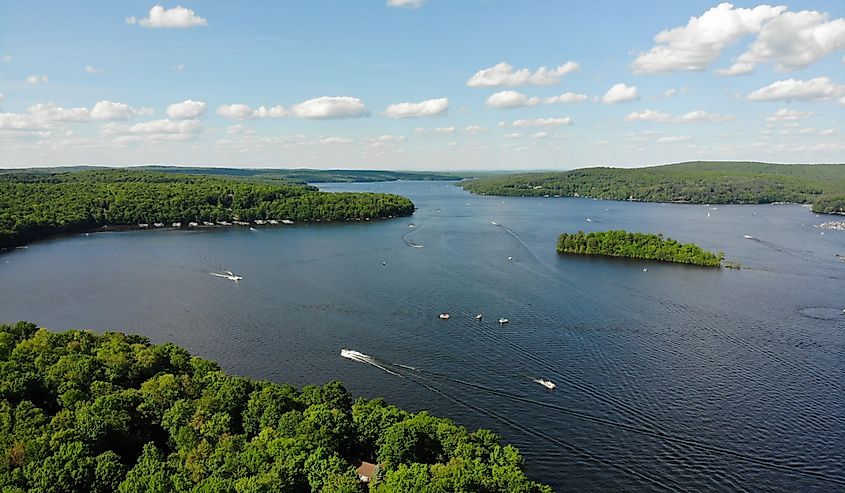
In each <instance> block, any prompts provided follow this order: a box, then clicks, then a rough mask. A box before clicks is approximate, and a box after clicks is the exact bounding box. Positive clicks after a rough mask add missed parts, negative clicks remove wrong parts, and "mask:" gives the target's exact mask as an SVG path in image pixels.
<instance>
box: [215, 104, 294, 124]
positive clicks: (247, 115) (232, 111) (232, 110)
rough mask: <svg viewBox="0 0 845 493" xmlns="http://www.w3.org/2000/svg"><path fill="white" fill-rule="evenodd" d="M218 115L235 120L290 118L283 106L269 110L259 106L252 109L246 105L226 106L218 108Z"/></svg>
mask: <svg viewBox="0 0 845 493" xmlns="http://www.w3.org/2000/svg"><path fill="white" fill-rule="evenodd" d="M217 114H218V115H220V116H222V117H224V118H231V119H233V120H253V119H256V118H281V117H283V116H288V112H287V111H285V109H284V108H283V107H282V106H273V107H270V108H267V107H265V106H259V107H258V108H256V109H252V108H250V107H249V106H247V105H245V104H225V105H222V106H220V107H218V108H217Z"/></svg>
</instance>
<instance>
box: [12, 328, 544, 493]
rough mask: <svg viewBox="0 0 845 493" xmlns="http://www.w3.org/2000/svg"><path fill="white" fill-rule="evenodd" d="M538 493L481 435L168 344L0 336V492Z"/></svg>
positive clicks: (45, 334)
mask: <svg viewBox="0 0 845 493" xmlns="http://www.w3.org/2000/svg"><path fill="white" fill-rule="evenodd" d="M359 460H365V461H370V462H375V461H379V462H380V465H379V471H380V472H379V473H378V474H377V476H376V478H373V480H372V482H371V483H370V485H371V486H370V488H371V490H372V491H383V492H396V493H399V492H402V493H404V492H408V491H423V492H425V491H430V492H444V493H445V492H452V491H466V492H470V491H480V492H485V493H497V492H525V493H533V492H548V491H551V490H549V489H548V488H547V487H545V486H542V485H539V484H537V483H534V482H532V481H531V480H529V479H528V478H526V477H525V474H524V472H523V462H522V457H521V456H520V454H519V452H518V451H517V450H516V449H514V448H513V447H510V446H505V447H502V446H501V445H500V444H499V439H498V437H496V436H495V435H494V434H493V433H492V432H490V431H487V430H478V431H476V432H475V433H469V432H468V431H467V430H466V429H465V428H463V427H460V426H457V425H455V424H454V423H452V422H451V421H449V420H446V419H442V418H437V417H434V416H431V415H429V414H428V413H425V412H422V413H419V414H410V413H407V412H405V411H402V410H400V409H398V408H396V407H394V406H391V405H389V404H387V403H385V402H384V401H383V400H381V399H376V400H366V399H358V400H356V401H355V402H354V403H353V401H352V397H351V396H350V394H349V392H348V391H347V390H346V389H345V388H344V387H343V385H342V384H340V383H339V382H329V383H327V384H325V385H323V386H308V387H305V388H303V389H302V391H298V390H297V389H295V388H294V387H291V386H289V385H278V384H274V383H270V382H264V381H254V380H250V379H247V378H242V377H234V376H231V375H227V374H226V373H224V372H222V371H221V370H220V368H219V367H218V366H217V365H216V364H214V363H211V362H209V361H205V360H202V359H199V358H192V357H191V356H190V355H189V354H188V353H187V352H186V351H185V350H184V349H181V348H179V347H177V346H174V345H172V344H161V345H153V344H151V343H150V341H149V340H147V339H146V338H144V337H139V336H132V335H125V334H121V333H117V332H107V333H104V334H101V335H97V334H94V333H92V332H85V331H76V330H72V331H67V332H63V333H52V332H49V331H47V330H44V329H37V328H36V327H35V326H34V325H32V324H28V323H23V322H21V323H18V324H15V325H0V491H4V492H5V491H8V492H19V491H33V492H38V493H52V492H57V493H58V492H74V491H90V492H94V493H101V492H102V493H105V492H111V491H119V492H121V493H141V492H143V493H157V492H161V493H164V492H177V493H178V492H189V491H190V492H232V493H283V492H302V493H308V492H323V493H357V492H360V491H363V490H364V489H365V487H364V486H363V485H362V484H361V483H360V482H359V480H358V477H357V474H356V472H355V466H354V464H356V463H357V461H359Z"/></svg>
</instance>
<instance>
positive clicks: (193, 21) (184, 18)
mask: <svg viewBox="0 0 845 493" xmlns="http://www.w3.org/2000/svg"><path fill="white" fill-rule="evenodd" d="M126 23H127V24H132V25H135V24H139V25H140V26H141V27H146V28H151V29H154V28H187V27H195V26H208V21H207V20H205V19H203V18H202V17H200V16H198V15H197V14H195V13H194V11H193V10H191V9H186V8H185V7H182V6H181V5H177V6H175V7H173V8H172V9H165V8H164V7H162V6H161V5H156V6H154V7H153V8H151V9H150V12H149V14H148V15H147V17H145V18H143V19H137V18H136V17H135V16H134V15H133V16H129V17H127V18H126Z"/></svg>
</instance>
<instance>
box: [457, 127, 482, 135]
mask: <svg viewBox="0 0 845 493" xmlns="http://www.w3.org/2000/svg"><path fill="white" fill-rule="evenodd" d="M462 131H463V133H465V134H469V135H478V134H481V133H484V132H486V131H487V129H486V128H484V127H482V126H480V125H467V126H466V127H464V129H463V130H462Z"/></svg>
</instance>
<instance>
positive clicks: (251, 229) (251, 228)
mask: <svg viewBox="0 0 845 493" xmlns="http://www.w3.org/2000/svg"><path fill="white" fill-rule="evenodd" d="M249 230H250V231H258V230H257V229H255V228H253V227H252V226H250V227H249Z"/></svg>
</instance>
